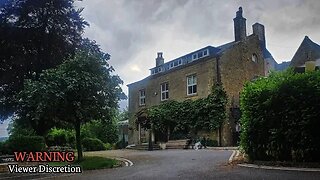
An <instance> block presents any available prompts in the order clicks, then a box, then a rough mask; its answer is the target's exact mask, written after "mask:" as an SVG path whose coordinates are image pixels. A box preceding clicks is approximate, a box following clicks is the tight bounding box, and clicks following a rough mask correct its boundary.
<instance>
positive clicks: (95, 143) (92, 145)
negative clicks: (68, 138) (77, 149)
mask: <svg viewBox="0 0 320 180" xmlns="http://www.w3.org/2000/svg"><path fill="white" fill-rule="evenodd" d="M82 145H83V148H84V149H85V150H86V151H102V150H105V149H106V148H105V146H104V144H103V142H102V141H101V140H100V139H97V138H84V139H83V140H82Z"/></svg>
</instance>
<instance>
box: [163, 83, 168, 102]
mask: <svg viewBox="0 0 320 180" xmlns="http://www.w3.org/2000/svg"><path fill="white" fill-rule="evenodd" d="M167 99H169V84H168V83H163V84H161V101H164V100H167Z"/></svg>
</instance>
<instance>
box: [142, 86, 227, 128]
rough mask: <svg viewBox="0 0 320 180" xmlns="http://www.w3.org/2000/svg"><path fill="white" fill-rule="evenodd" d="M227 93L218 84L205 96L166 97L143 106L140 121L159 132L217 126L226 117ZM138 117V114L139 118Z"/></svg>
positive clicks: (144, 125) (146, 126)
mask: <svg viewBox="0 0 320 180" xmlns="http://www.w3.org/2000/svg"><path fill="white" fill-rule="evenodd" d="M226 103H227V95H226V93H225V91H224V89H223V87H222V86H221V85H216V86H214V87H212V91H211V93H210V94H209V95H208V96H207V97H206V98H199V99H197V100H194V101H192V100H185V101H182V102H178V101H173V100H170V101H165V102H163V103H161V104H159V105H157V106H152V107H150V108H147V109H146V110H145V112H146V119H147V120H144V121H142V122H143V123H141V122H140V123H141V125H142V126H143V127H145V128H150V127H152V129H154V130H155V131H157V132H160V133H163V134H165V133H167V132H168V131H170V132H176V131H184V132H191V133H193V134H196V133H197V132H198V131H202V130H204V131H211V130H215V129H217V128H219V127H220V126H221V124H222V122H223V121H224V119H226ZM138 119H139V118H138Z"/></svg>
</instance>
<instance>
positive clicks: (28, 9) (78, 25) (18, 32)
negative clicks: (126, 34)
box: [0, 0, 88, 117]
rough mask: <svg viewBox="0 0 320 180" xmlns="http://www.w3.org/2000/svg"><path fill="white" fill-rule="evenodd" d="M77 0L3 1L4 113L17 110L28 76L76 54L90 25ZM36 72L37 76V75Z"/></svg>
mask: <svg viewBox="0 0 320 180" xmlns="http://www.w3.org/2000/svg"><path fill="white" fill-rule="evenodd" d="M73 3H74V1H73V0H3V1H1V2H0V52H1V53H0V116H4V117H7V116H8V115H12V114H13V113H14V112H15V111H16V106H15V105H16V104H15V101H14V98H13V97H14V96H15V95H16V94H17V93H18V92H19V91H20V90H21V89H22V88H23V81H24V79H26V78H39V74H40V73H41V71H42V70H45V69H49V68H52V67H56V66H57V65H59V64H61V63H62V62H63V61H64V60H65V59H66V58H68V57H70V56H73V55H74V53H75V50H76V48H77V47H79V45H80V43H81V35H82V33H83V30H84V28H85V26H86V25H88V24H87V23H86V22H85V21H84V19H83V18H82V17H81V15H80V14H81V11H82V9H75V7H74V5H73ZM34 74H35V76H33V75H34Z"/></svg>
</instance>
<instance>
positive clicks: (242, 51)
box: [128, 35, 264, 146]
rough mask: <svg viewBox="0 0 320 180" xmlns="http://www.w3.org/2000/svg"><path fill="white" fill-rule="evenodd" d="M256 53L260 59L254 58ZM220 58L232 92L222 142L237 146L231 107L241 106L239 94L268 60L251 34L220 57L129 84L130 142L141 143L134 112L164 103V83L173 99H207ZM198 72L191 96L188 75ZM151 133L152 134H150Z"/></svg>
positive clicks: (224, 78)
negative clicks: (142, 97) (142, 99)
mask: <svg viewBox="0 0 320 180" xmlns="http://www.w3.org/2000/svg"><path fill="white" fill-rule="evenodd" d="M253 54H255V56H256V62H253V61H252V55H253ZM217 60H218V62H219V67H220V68H219V69H220V77H221V82H222V84H223V87H224V89H225V91H226V92H227V95H228V105H227V108H226V109H227V115H228V118H227V119H226V121H225V122H224V124H223V127H222V145H223V146H229V145H233V144H234V142H233V138H232V133H233V132H234V130H235V124H234V121H235V120H234V119H233V118H232V116H231V113H230V108H231V107H239V94H240V92H241V90H242V89H243V86H244V84H245V83H246V82H247V81H250V80H252V79H254V78H255V77H258V76H263V75H264V60H263V55H262V50H261V48H260V45H259V40H258V37H257V36H255V35H251V36H248V37H247V38H246V40H245V41H239V42H237V43H234V44H233V47H231V48H229V49H228V50H225V51H224V52H223V53H222V54H221V55H220V56H219V57H218V58H213V57H207V58H206V59H201V60H197V61H195V62H192V63H190V64H187V65H183V66H180V67H177V68H175V69H172V70H170V71H168V72H164V73H160V74H156V75H153V76H149V77H147V78H145V79H143V80H141V81H138V82H135V83H133V84H130V85H128V87H129V112H130V120H129V126H130V128H129V144H133V143H138V139H139V138H138V136H139V135H138V129H137V128H136V127H137V126H136V125H135V119H136V117H135V116H134V113H136V112H138V111H139V110H141V109H143V108H147V107H150V106H153V105H157V104H159V103H161V99H160V98H161V91H160V85H161V84H162V83H164V82H168V84H169V99H170V100H176V101H183V100H186V99H197V98H204V97H207V95H208V94H209V93H210V91H211V87H212V85H213V84H214V83H215V82H216V81H217V64H216V63H217ZM193 74H196V76H197V91H198V92H197V94H196V95H193V96H188V95H187V82H186V80H187V76H189V75H193ZM142 89H145V92H146V104H145V106H139V90H142ZM147 136H148V134H147ZM211 136H212V137H215V138H217V140H219V139H218V136H217V132H212V134H211Z"/></svg>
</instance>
